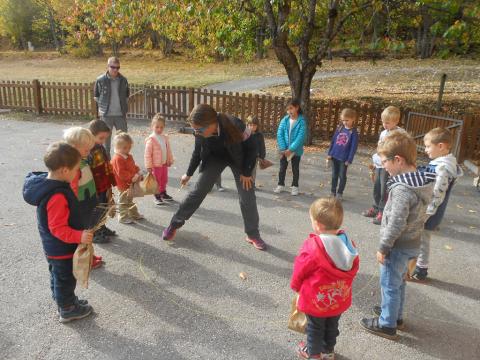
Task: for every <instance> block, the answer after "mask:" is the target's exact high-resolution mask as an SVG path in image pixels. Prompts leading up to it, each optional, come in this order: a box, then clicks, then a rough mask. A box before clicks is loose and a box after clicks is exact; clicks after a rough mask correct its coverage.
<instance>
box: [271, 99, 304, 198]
mask: <svg viewBox="0 0 480 360" xmlns="http://www.w3.org/2000/svg"><path fill="white" fill-rule="evenodd" d="M306 128H307V127H306V123H305V119H304V117H303V115H302V109H301V108H300V102H299V101H298V100H295V99H293V100H290V101H289V103H288V104H287V115H286V116H285V117H284V118H283V119H282V120H281V121H280V125H279V126H278V130H277V144H278V149H279V151H280V156H281V158H280V171H279V173H278V186H277V187H276V188H275V190H273V192H274V193H276V194H278V193H281V192H282V191H284V190H285V175H286V173H287V167H288V162H289V161H291V162H292V172H293V180H292V187H291V194H292V195H293V196H296V195H298V178H299V177H300V159H301V157H302V155H303V144H304V142H305V136H306Z"/></svg>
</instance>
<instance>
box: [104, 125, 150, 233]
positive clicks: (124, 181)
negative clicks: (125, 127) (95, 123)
mask: <svg viewBox="0 0 480 360" xmlns="http://www.w3.org/2000/svg"><path fill="white" fill-rule="evenodd" d="M113 143H114V146H115V155H113V158H112V160H111V162H110V163H111V164H112V168H113V174H114V175H115V182H116V184H117V189H118V191H119V192H120V196H119V202H118V203H119V207H118V212H119V214H118V222H120V223H121V224H132V223H134V222H135V220H142V219H144V217H143V215H141V214H140V213H139V212H138V209H137V205H136V204H135V203H134V202H133V196H132V194H131V193H130V191H129V188H130V185H132V184H133V183H135V182H137V181H140V180H142V175H141V173H140V168H139V167H138V166H137V165H136V164H135V160H134V159H133V156H132V155H131V154H130V150H131V149H132V146H133V139H132V138H131V137H130V135H128V134H127V133H124V132H121V133H119V134H117V135H116V136H115V138H114V139H113Z"/></svg>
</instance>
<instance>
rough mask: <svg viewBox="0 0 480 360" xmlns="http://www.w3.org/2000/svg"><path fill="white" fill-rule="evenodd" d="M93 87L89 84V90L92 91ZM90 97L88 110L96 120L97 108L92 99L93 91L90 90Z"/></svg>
mask: <svg viewBox="0 0 480 360" xmlns="http://www.w3.org/2000/svg"><path fill="white" fill-rule="evenodd" d="M94 86H95V84H94V83H92V84H91V86H90V88H91V89H93V88H94ZM90 94H91V95H90V96H91V98H90V99H91V100H90V101H91V103H90V109H91V112H92V116H93V118H94V119H98V106H97V102H96V101H95V99H94V98H93V97H94V91H93V90H91V92H90Z"/></svg>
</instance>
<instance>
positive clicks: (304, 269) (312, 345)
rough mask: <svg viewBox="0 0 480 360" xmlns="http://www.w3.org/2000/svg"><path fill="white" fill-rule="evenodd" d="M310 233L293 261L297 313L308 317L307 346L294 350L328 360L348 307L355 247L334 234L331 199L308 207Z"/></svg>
mask: <svg viewBox="0 0 480 360" xmlns="http://www.w3.org/2000/svg"><path fill="white" fill-rule="evenodd" d="M310 220H311V222H312V228H313V231H314V233H313V234H310V236H309V237H308V239H307V240H305V242H304V243H303V246H302V248H301V249H300V253H299V254H298V256H297V257H296V258H295V264H294V267H293V276H292V280H291V282H290V287H291V288H292V289H293V290H294V291H296V292H297V293H298V294H299V298H298V302H297V308H298V309H299V310H300V311H302V312H304V313H305V314H306V316H307V328H306V333H307V343H306V344H305V342H303V341H302V342H301V343H300V344H299V347H298V353H299V355H300V357H302V358H304V359H330V360H333V359H334V357H335V355H334V348H335V344H336V339H337V336H338V335H339V331H338V322H339V320H340V316H341V315H342V314H343V313H344V312H345V311H346V310H347V309H348V308H349V307H350V305H351V304H352V282H353V279H354V277H355V275H356V274H357V271H358V266H359V262H360V260H359V256H358V251H357V249H356V247H355V244H354V243H353V242H352V241H350V240H349V239H348V237H347V235H346V234H345V233H344V232H343V231H342V230H339V229H340V226H341V225H342V222H343V208H342V204H341V202H340V201H338V200H336V199H335V198H329V199H318V200H316V201H315V202H314V203H313V204H312V205H311V206H310Z"/></svg>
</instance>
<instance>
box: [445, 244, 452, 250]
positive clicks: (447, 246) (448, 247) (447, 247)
mask: <svg viewBox="0 0 480 360" xmlns="http://www.w3.org/2000/svg"><path fill="white" fill-rule="evenodd" d="M445 250H453V248H452V247H451V246H450V245H445Z"/></svg>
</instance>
